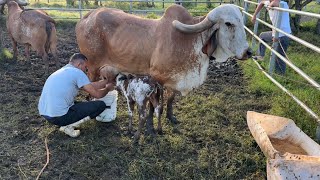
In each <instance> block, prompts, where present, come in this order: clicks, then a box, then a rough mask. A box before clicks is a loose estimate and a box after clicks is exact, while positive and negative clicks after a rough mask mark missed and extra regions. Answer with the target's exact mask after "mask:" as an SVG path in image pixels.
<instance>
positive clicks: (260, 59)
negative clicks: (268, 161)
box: [252, 56, 264, 61]
mask: <svg viewBox="0 0 320 180" xmlns="http://www.w3.org/2000/svg"><path fill="white" fill-rule="evenodd" d="M252 59H254V60H256V61H263V60H264V57H263V56H252Z"/></svg>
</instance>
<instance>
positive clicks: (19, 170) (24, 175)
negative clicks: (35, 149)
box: [18, 160, 27, 179]
mask: <svg viewBox="0 0 320 180" xmlns="http://www.w3.org/2000/svg"><path fill="white" fill-rule="evenodd" d="M18 167H19V171H20V172H21V174H22V175H23V176H24V177H25V178H26V179H27V175H26V174H25V173H24V172H23V171H22V169H21V167H20V164H19V160H18Z"/></svg>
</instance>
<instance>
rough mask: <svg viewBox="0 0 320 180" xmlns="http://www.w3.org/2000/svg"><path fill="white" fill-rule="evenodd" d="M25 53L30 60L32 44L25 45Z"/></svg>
mask: <svg viewBox="0 0 320 180" xmlns="http://www.w3.org/2000/svg"><path fill="white" fill-rule="evenodd" d="M24 53H26V57H27V61H30V44H25V45H24Z"/></svg>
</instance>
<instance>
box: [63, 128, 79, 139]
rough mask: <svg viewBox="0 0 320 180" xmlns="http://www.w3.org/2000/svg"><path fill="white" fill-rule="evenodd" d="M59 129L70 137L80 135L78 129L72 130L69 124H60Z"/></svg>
mask: <svg viewBox="0 0 320 180" xmlns="http://www.w3.org/2000/svg"><path fill="white" fill-rule="evenodd" d="M59 131H61V132H64V133H66V134H67V135H69V136H70V137H78V136H79V135H80V130H74V127H71V126H61V127H60V128H59Z"/></svg>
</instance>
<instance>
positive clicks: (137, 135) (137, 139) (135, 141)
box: [133, 133, 140, 144]
mask: <svg viewBox="0 0 320 180" xmlns="http://www.w3.org/2000/svg"><path fill="white" fill-rule="evenodd" d="M139 139H140V134H137V133H136V134H135V135H134V136H133V143H134V144H137V143H139Z"/></svg>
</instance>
